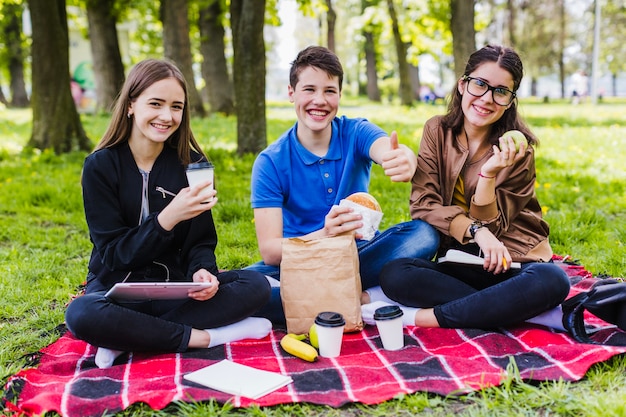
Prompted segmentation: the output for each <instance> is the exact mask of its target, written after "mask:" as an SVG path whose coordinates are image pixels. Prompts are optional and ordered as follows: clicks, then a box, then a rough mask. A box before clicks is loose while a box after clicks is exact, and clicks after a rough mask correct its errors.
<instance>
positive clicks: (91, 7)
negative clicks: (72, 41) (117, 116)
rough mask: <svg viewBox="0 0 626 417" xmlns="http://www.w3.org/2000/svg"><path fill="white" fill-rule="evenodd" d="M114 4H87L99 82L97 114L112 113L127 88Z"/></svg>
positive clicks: (92, 0)
mask: <svg viewBox="0 0 626 417" xmlns="http://www.w3.org/2000/svg"><path fill="white" fill-rule="evenodd" d="M114 5H115V0H88V1H87V19H88V21H89V40H90V42H91V54H92V56H93V70H94V78H95V82H96V110H98V111H111V106H112V105H113V103H114V102H115V99H116V97H117V94H118V93H119V91H120V89H121V88H122V84H124V78H125V75H124V64H122V55H121V54H120V46H119V42H118V39H117V28H116V26H115V25H116V22H117V16H116V15H115V14H114V13H115V12H114V10H115V8H114Z"/></svg>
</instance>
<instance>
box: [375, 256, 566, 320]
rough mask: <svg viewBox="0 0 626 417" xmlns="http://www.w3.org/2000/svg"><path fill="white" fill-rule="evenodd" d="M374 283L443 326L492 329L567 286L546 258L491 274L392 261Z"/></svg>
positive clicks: (547, 302) (557, 298) (546, 302)
mask: <svg viewBox="0 0 626 417" xmlns="http://www.w3.org/2000/svg"><path fill="white" fill-rule="evenodd" d="M380 285H381V287H382V289H383V291H384V292H385V294H386V295H387V296H388V297H389V298H391V299H392V300H394V301H397V302H398V303H400V304H404V305H407V306H410V307H421V308H434V313H435V317H436V318H437V322H438V323H439V325H440V326H441V327H444V328H481V329H493V328H496V327H504V326H508V325H512V324H516V323H521V322H523V321H525V320H527V319H530V318H532V317H535V316H536V315H538V314H540V313H543V312H545V311H547V310H550V309H552V308H554V307H556V306H558V305H559V304H560V303H561V302H562V301H563V300H565V297H567V295H568V293H569V288H570V282H569V278H568V277H567V274H566V273H565V272H564V271H563V270H562V269H561V268H559V267H558V266H557V265H554V264H553V263H551V262H546V263H543V262H542V263H540V262H530V263H524V264H522V268H521V269H517V270H512V269H511V270H509V271H507V272H505V273H502V274H498V275H494V274H492V273H491V272H487V271H485V270H484V269H483V268H482V266H469V265H450V264H446V265H439V264H437V263H435V262H432V261H429V260H423V259H397V260H395V261H392V262H390V263H389V264H387V265H386V266H385V268H384V269H383V271H382V272H381V274H380Z"/></svg>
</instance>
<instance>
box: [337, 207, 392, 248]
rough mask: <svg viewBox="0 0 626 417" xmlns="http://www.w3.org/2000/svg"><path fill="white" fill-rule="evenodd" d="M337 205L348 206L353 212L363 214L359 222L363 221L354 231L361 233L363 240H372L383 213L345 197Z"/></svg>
mask: <svg viewBox="0 0 626 417" xmlns="http://www.w3.org/2000/svg"><path fill="white" fill-rule="evenodd" d="M339 207H350V208H352V209H353V210H354V212H355V213H358V214H360V215H361V216H363V219H362V220H361V222H363V226H361V227H360V228H358V229H357V230H356V233H359V234H361V235H362V236H363V237H362V238H361V239H363V240H372V238H373V237H374V235H375V234H376V231H377V230H378V226H380V222H381V220H382V219H383V213H382V212H380V211H376V210H372V209H368V208H367V207H364V206H362V205H360V204H357V203H355V202H353V201H350V200H345V199H344V200H341V201H340V202H339ZM348 224H350V223H348Z"/></svg>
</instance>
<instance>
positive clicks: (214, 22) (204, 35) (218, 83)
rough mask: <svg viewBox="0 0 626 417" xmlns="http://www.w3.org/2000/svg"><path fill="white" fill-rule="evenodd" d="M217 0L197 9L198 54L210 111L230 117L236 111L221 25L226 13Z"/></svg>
mask: <svg viewBox="0 0 626 417" xmlns="http://www.w3.org/2000/svg"><path fill="white" fill-rule="evenodd" d="M222 4H223V3H222V2H221V1H220V0H213V1H212V2H211V3H210V4H208V5H207V6H206V7H203V8H201V9H200V21H199V24H198V26H199V27H200V52H201V53H202V57H203V61H202V78H204V81H205V82H206V90H207V97H208V100H209V105H210V106H211V111H213V112H219V113H224V114H226V115H229V114H232V113H233V112H234V111H235V103H234V98H233V84H232V82H231V81H230V77H229V75H228V65H227V64H226V56H225V54H224V51H225V49H226V46H225V44H224V33H225V31H224V24H223V19H224V15H225V13H226V10H224V9H223V8H222V7H223V6H222Z"/></svg>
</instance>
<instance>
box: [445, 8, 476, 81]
mask: <svg viewBox="0 0 626 417" xmlns="http://www.w3.org/2000/svg"><path fill="white" fill-rule="evenodd" d="M474 3H475V0H450V9H451V11H452V16H451V21H450V29H451V31H452V49H453V55H454V73H455V75H456V77H457V78H458V77H460V76H461V75H463V71H464V70H465V64H466V62H467V59H468V58H469V56H470V55H471V54H472V52H474V51H475V50H476V30H475V28H474Z"/></svg>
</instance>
